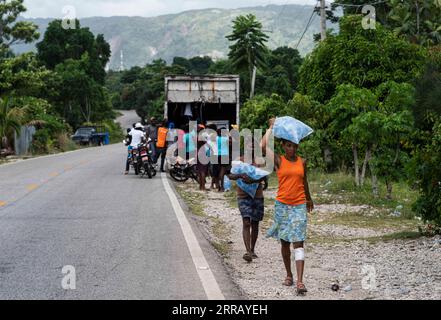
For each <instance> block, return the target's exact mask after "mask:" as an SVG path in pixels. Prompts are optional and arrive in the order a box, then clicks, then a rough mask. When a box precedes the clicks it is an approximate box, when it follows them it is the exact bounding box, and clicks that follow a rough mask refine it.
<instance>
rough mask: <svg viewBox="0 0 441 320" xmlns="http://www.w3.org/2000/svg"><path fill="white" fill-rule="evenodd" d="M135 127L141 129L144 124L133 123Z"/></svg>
mask: <svg viewBox="0 0 441 320" xmlns="http://www.w3.org/2000/svg"><path fill="white" fill-rule="evenodd" d="M135 128H136V129H143V128H144V126H143V125H142V124H141V123H139V122H138V123H137V124H135Z"/></svg>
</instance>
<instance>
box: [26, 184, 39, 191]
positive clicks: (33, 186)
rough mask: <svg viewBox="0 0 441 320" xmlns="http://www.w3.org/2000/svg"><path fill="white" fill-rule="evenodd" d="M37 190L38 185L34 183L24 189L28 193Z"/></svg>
mask: <svg viewBox="0 0 441 320" xmlns="http://www.w3.org/2000/svg"><path fill="white" fill-rule="evenodd" d="M37 188H38V184H35V183H33V184H28V185H27V186H26V189H28V191H34V190H35V189H37Z"/></svg>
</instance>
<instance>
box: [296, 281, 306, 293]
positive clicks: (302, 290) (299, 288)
mask: <svg viewBox="0 0 441 320" xmlns="http://www.w3.org/2000/svg"><path fill="white" fill-rule="evenodd" d="M307 292H308V290H306V287H305V285H304V284H303V283H302V282H298V283H297V295H304V294H305V293H307Z"/></svg>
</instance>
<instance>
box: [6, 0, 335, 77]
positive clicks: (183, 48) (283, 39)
mask: <svg viewBox="0 0 441 320" xmlns="http://www.w3.org/2000/svg"><path fill="white" fill-rule="evenodd" d="M312 10H313V6H308V5H286V6H278V5H268V6H265V7H249V8H240V9H227V10H225V9H204V10H192V11H186V12H182V13H179V14H170V15H164V16H158V17H151V18H145V17H108V18H103V17H93V18H84V19H81V20H80V23H81V26H83V27H84V26H85V27H89V28H90V29H91V31H92V32H94V33H95V34H99V33H101V34H104V36H105V38H106V40H107V41H108V42H109V43H110V44H111V48H112V58H111V61H110V64H109V67H110V68H111V69H114V70H116V69H119V68H120V65H121V58H120V57H121V51H122V52H123V65H124V67H125V68H130V67H132V66H135V65H139V66H142V65H145V64H146V63H148V62H151V61H152V60H154V59H158V58H162V59H164V60H166V61H168V62H170V61H171V60H172V59H173V58H174V57H176V56H181V57H186V58H190V57H194V56H199V55H208V56H211V57H212V58H214V59H217V58H224V57H226V56H227V54H228V51H229V50H228V46H229V43H228V40H227V39H226V38H225V36H226V35H227V34H229V33H231V26H232V20H233V19H234V18H235V17H237V16H238V15H243V14H248V13H253V14H255V15H256V16H257V18H258V19H259V20H260V21H261V22H262V23H263V25H264V29H265V31H266V32H267V33H268V35H269V36H270V41H269V46H270V47H271V48H276V47H279V46H285V45H287V46H291V47H295V46H296V44H297V43H298V41H299V39H300V37H301V35H302V33H303V31H304V29H305V26H306V24H307V22H308V20H309V17H310V16H311V13H312ZM314 16H315V17H314V20H313V23H312V25H311V26H310V28H309V29H308V31H307V32H306V34H305V36H304V37H303V39H302V41H301V43H300V45H299V47H298V49H299V51H300V53H301V54H302V55H305V54H306V53H308V52H310V51H311V50H312V48H313V47H314V41H313V35H314V34H316V33H319V32H320V26H319V20H320V19H319V17H318V16H317V15H314ZM27 20H28V21H32V22H34V23H36V24H37V25H38V26H39V27H40V32H41V34H43V33H44V31H45V30H46V28H47V25H48V23H49V22H50V21H51V20H52V19H27ZM328 27H332V28H335V26H329V25H328ZM14 50H15V51H16V52H17V53H22V52H25V51H30V50H35V44H28V45H20V46H16V47H15V48H14Z"/></svg>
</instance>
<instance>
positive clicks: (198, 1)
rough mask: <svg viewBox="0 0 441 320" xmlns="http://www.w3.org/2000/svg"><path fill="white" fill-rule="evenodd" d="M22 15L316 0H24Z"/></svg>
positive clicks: (310, 0)
mask: <svg viewBox="0 0 441 320" xmlns="http://www.w3.org/2000/svg"><path fill="white" fill-rule="evenodd" d="M24 3H25V6H26V7H27V8H28V11H27V12H26V13H25V14H24V16H25V17H32V18H37V17H39V18H62V17H64V16H65V14H63V8H64V7H65V6H73V7H74V8H75V13H76V16H77V17H79V18H84V17H92V16H100V17H109V16H144V17H152V16H158V15H163V14H169V13H179V12H182V11H185V10H193V9H205V8H225V9H226V8H240V7H250V6H261V5H262V6H264V5H268V4H281V5H284V4H309V5H311V4H315V3H316V0H252V1H250V0H223V1H219V0H25V2H24Z"/></svg>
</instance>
